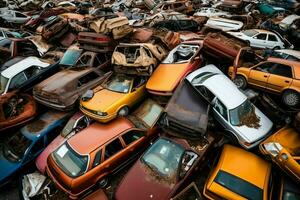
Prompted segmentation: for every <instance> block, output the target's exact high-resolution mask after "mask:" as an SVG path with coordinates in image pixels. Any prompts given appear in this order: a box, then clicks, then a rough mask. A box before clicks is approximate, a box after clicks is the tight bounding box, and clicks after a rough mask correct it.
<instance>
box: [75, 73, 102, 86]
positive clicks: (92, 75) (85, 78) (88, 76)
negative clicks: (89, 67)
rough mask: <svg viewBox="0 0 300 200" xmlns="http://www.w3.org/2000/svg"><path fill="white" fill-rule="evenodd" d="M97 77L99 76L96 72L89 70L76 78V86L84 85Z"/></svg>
mask: <svg viewBox="0 0 300 200" xmlns="http://www.w3.org/2000/svg"><path fill="white" fill-rule="evenodd" d="M97 78H99V75H98V74H96V73H95V72H90V73H88V74H86V75H84V76H83V77H81V78H80V79H78V87H81V86H84V85H86V84H87V83H89V82H91V81H93V80H95V79H97Z"/></svg>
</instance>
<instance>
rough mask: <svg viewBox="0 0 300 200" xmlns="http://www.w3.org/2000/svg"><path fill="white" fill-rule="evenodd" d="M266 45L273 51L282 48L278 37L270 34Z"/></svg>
mask: <svg viewBox="0 0 300 200" xmlns="http://www.w3.org/2000/svg"><path fill="white" fill-rule="evenodd" d="M266 45H267V47H268V48H270V49H273V48H275V47H280V46H279V44H278V39H277V37H276V35H274V34H271V33H269V34H268V42H267V43H266Z"/></svg>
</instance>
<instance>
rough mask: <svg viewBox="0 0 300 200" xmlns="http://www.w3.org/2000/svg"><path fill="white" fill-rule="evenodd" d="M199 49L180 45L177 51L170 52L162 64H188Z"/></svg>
mask: <svg viewBox="0 0 300 200" xmlns="http://www.w3.org/2000/svg"><path fill="white" fill-rule="evenodd" d="M198 49H199V46H198V45H188V44H180V45H178V46H177V47H176V48H175V49H173V50H172V51H170V53H169V54H168V56H167V58H166V59H165V60H164V61H163V62H162V63H165V64H174V63H186V62H188V61H189V60H190V59H191V58H192V57H193V56H194V55H195V53H196V52H197V51H198ZM174 66H175V65H174Z"/></svg>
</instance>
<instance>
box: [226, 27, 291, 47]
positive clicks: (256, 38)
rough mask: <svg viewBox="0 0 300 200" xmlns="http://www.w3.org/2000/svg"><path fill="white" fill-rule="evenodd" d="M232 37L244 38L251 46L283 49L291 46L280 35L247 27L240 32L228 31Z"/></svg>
mask: <svg viewBox="0 0 300 200" xmlns="http://www.w3.org/2000/svg"><path fill="white" fill-rule="evenodd" d="M228 33H229V34H231V35H233V36H234V37H237V38H240V39H242V40H245V41H246V42H247V43H248V44H249V45H250V46H251V47H257V48H269V49H284V48H293V45H291V44H290V43H289V42H288V41H287V40H285V39H284V38H283V37H282V36H281V35H279V34H276V33H274V32H272V31H267V30H261V29H248V30H244V31H241V32H231V31H229V32H228Z"/></svg>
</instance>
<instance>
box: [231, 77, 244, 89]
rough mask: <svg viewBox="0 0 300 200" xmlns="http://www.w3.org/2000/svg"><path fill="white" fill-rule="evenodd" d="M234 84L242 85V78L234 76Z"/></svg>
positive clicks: (239, 86)
mask: <svg viewBox="0 0 300 200" xmlns="http://www.w3.org/2000/svg"><path fill="white" fill-rule="evenodd" d="M233 82H234V84H235V85H236V86H237V87H238V88H241V87H242V86H243V85H244V82H243V80H242V79H240V78H236V79H234V81H233Z"/></svg>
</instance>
